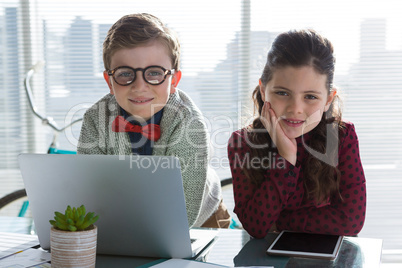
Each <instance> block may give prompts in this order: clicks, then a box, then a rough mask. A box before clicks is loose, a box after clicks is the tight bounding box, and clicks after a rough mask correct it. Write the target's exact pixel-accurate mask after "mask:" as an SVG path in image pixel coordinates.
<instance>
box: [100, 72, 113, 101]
mask: <svg viewBox="0 0 402 268" xmlns="http://www.w3.org/2000/svg"><path fill="white" fill-rule="evenodd" d="M103 78H104V79H105V81H106V84H107V85H108V86H109V90H110V94H112V95H114V92H113V88H112V84H111V83H110V76H109V75H108V74H107V71H103Z"/></svg>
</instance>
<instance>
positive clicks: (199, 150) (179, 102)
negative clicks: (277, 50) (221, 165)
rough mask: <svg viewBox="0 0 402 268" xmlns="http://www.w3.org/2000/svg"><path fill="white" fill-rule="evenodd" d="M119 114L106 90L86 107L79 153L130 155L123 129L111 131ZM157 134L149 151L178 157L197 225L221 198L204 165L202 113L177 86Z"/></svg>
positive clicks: (189, 211)
mask: <svg viewBox="0 0 402 268" xmlns="http://www.w3.org/2000/svg"><path fill="white" fill-rule="evenodd" d="M118 115H119V106H118V104H117V102H116V99H115V97H114V96H113V95H111V94H107V95H106V96H104V97H103V98H102V99H100V100H99V101H98V102H97V103H95V104H94V105H93V106H92V107H91V108H89V109H88V110H87V111H86V113H85V115H84V121H83V123H82V129H81V134H80V138H79V142H78V148H77V151H78V153H79V154H111V155H131V154H132V152H131V143H130V138H129V136H128V134H127V133H126V132H113V131H112V129H111V123H112V122H113V120H114V119H115V118H116V116H118ZM160 127H161V138H160V139H159V140H158V141H157V142H155V143H154V147H153V153H152V154H153V155H174V156H176V157H178V158H179V159H180V164H181V169H182V178H183V187H184V195H185V199H186V208H187V217H188V222H189V225H190V226H194V227H199V226H201V225H202V224H203V223H204V222H205V221H206V220H207V219H208V218H209V217H210V216H211V215H212V214H213V213H214V212H215V210H216V209H217V207H218V205H219V202H220V200H221V188H220V182H219V178H218V177H217V175H216V173H215V172H214V170H212V169H211V168H210V167H208V157H209V148H208V146H209V138H208V134H207V130H206V126H205V123H204V121H203V118H202V114H201V112H200V111H199V109H198V108H197V107H196V106H195V104H194V103H193V102H192V100H191V99H190V98H189V97H188V96H187V95H186V94H185V93H184V92H183V91H180V90H179V89H177V90H176V92H175V93H174V94H171V95H170V97H169V100H168V102H167V104H166V106H165V107H164V111H163V116H162V119H161V122H160Z"/></svg>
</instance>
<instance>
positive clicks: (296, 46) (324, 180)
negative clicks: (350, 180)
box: [245, 30, 343, 202]
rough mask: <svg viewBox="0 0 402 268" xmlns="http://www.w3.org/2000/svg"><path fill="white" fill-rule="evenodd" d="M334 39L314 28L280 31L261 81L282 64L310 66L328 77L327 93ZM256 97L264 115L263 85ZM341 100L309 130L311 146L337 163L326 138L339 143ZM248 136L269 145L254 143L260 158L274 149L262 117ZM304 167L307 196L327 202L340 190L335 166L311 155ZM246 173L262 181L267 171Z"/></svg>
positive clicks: (333, 62)
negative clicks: (331, 39)
mask: <svg viewBox="0 0 402 268" xmlns="http://www.w3.org/2000/svg"><path fill="white" fill-rule="evenodd" d="M333 51H334V50H333V46H332V44H331V42H330V41H329V40H328V39H326V38H324V37H322V36H321V35H320V34H318V33H317V32H315V31H314V30H298V31H296V30H292V31H289V32H285V33H282V34H280V35H279V36H278V37H277V38H276V39H275V40H274V42H273V44H272V47H271V49H270V51H269V52H268V57H267V63H266V65H265V67H264V70H263V73H262V76H261V82H262V85H263V86H265V85H266V84H267V83H268V82H269V81H270V80H271V79H272V75H273V73H274V72H275V71H276V70H277V69H279V68H283V67H288V66H291V67H302V66H311V67H313V68H314V70H315V71H316V72H318V73H319V74H324V75H326V76H327V80H326V88H327V90H328V94H329V93H330V91H331V90H332V88H333V79H334V70H335V57H334V55H333ZM253 100H254V104H255V107H256V109H257V110H258V114H259V115H260V116H261V110H262V106H263V105H264V102H263V100H262V98H261V93H260V87H259V86H257V87H256V88H255V90H254V92H253ZM341 117H342V116H341V109H340V100H339V97H338V96H337V95H336V96H335V98H334V100H333V102H332V104H331V105H330V107H329V109H328V111H327V112H326V113H324V114H323V116H322V119H321V121H320V123H319V124H318V125H317V126H316V127H315V128H314V129H313V130H312V131H311V132H310V133H311V138H310V139H309V144H307V145H308V146H309V147H310V148H312V149H313V150H315V151H318V152H320V153H327V155H328V154H329V153H333V154H332V155H331V156H330V158H331V161H332V163H337V161H336V159H337V157H338V155H337V151H335V152H326V148H325V147H326V141H327V139H330V140H331V141H333V140H335V139H336V141H337V144H338V142H339V139H338V134H339V131H340V130H341V129H342V128H343V126H342V122H341ZM248 130H249V131H248V136H249V139H250V142H251V144H254V145H264V144H265V145H268V147H265V148H262V149H259V148H257V147H261V146H252V154H253V156H257V157H260V158H262V157H264V156H267V151H269V150H273V147H274V146H273V144H272V140H271V138H270V136H269V135H268V132H267V131H266V129H265V127H264V125H263V124H262V122H261V119H260V117H258V118H256V119H255V120H254V121H253V123H252V125H251V126H250V127H249V129H248ZM303 168H304V171H303V172H304V188H305V192H306V193H307V195H306V198H314V199H315V200H316V201H317V202H324V201H326V200H327V199H328V198H330V197H331V196H333V195H338V196H339V197H340V198H341V199H342V197H341V196H340V193H339V180H340V172H339V170H338V169H337V168H336V167H335V165H329V164H326V163H324V162H322V161H321V160H319V159H317V158H316V157H314V156H313V155H311V154H309V157H308V158H307V159H306V162H305V165H304V166H303ZM245 173H246V174H247V176H248V177H249V178H250V180H251V181H253V182H254V183H255V184H257V185H259V184H261V183H262V180H263V178H264V174H265V173H266V170H264V169H248V170H245Z"/></svg>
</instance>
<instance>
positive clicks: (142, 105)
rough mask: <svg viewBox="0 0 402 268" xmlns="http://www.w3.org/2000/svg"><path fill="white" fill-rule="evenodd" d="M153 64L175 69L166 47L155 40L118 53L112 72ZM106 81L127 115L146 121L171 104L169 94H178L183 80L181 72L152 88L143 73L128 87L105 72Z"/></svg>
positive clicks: (112, 60) (113, 61) (114, 57)
mask: <svg viewBox="0 0 402 268" xmlns="http://www.w3.org/2000/svg"><path fill="white" fill-rule="evenodd" d="M151 65H157V66H161V67H163V68H165V69H167V70H171V69H172V62H171V59H170V57H169V53H168V51H167V48H166V46H164V45H163V44H162V43H160V42H159V41H153V42H151V43H148V44H147V45H145V46H139V47H135V48H124V49H120V50H118V51H116V53H114V55H113V56H112V58H111V65H110V66H111V69H112V70H113V69H115V68H117V67H120V66H129V67H132V68H146V67H148V66H151ZM104 78H105V80H106V82H107V84H108V86H109V89H110V93H111V94H113V95H114V96H115V97H116V101H117V103H118V104H119V105H120V107H122V108H123V109H124V110H125V111H126V112H127V113H129V114H130V115H131V116H134V117H140V118H142V119H143V120H148V119H150V118H151V117H152V116H153V115H154V114H155V113H157V112H159V111H160V110H161V109H162V108H163V107H164V106H165V105H166V103H167V101H168V99H169V95H170V94H172V93H174V92H175V91H176V87H177V84H178V83H179V81H180V78H181V72H180V71H178V70H176V71H175V74H174V75H168V76H167V77H166V80H165V81H164V82H163V83H162V84H160V85H151V84H148V83H147V82H145V81H144V79H143V75H142V73H141V71H137V72H136V79H135V81H134V82H133V83H131V84H130V85H128V86H121V85H119V84H117V83H116V82H115V81H114V79H113V77H111V76H108V74H107V72H106V71H105V72H104Z"/></svg>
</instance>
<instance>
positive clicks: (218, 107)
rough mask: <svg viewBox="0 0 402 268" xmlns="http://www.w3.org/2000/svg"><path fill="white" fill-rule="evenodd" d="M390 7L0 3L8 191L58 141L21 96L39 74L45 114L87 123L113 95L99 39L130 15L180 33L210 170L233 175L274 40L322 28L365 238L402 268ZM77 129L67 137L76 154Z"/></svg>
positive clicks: (374, 1)
mask: <svg viewBox="0 0 402 268" xmlns="http://www.w3.org/2000/svg"><path fill="white" fill-rule="evenodd" d="M396 7H397V1H392V0H382V1H379V0H368V1H367V0H366V1H359V0H349V1H345V0H340V1H331V2H328V1H318V0H306V1H296V0H283V1H279V2H278V1H262V0H235V1H213V0H205V1H159V0H154V1H152V2H150V3H147V2H144V1H137V0H130V1H126V0H121V1H119V2H116V3H111V2H110V1H104V0H100V1H96V4H95V3H94V2H93V1H87V0H80V1H77V0H71V1H69V2H68V3H65V2H59V1H50V0H36V1H25V0H20V1H16V0H15V1H12V0H10V1H4V0H3V1H1V2H0V71H1V72H0V87H1V88H0V104H1V105H0V121H1V124H0V136H1V139H0V143H1V146H0V150H1V151H0V160H1V161H0V184H1V187H0V195H3V194H5V193H8V192H11V191H12V190H15V189H18V188H22V187H23V185H22V181H21V178H20V174H19V170H18V165H17V160H16V156H17V155H18V154H19V153H21V152H41V153H45V152H46V150H47V148H48V146H49V144H50V142H51V140H52V137H53V132H52V131H51V129H50V128H49V127H46V126H42V125H41V122H40V121H39V120H38V119H36V118H34V117H33V116H32V113H31V112H30V110H29V109H28V105H27V101H26V95H25V92H24V89H23V79H24V76H25V73H26V72H27V70H28V69H29V67H30V66H32V65H34V64H36V63H37V62H38V61H43V62H44V65H43V68H41V69H40V70H38V71H37V73H36V74H35V76H34V79H33V81H32V88H33V90H34V94H35V101H36V103H37V106H38V109H39V110H40V111H41V112H42V113H44V114H46V115H48V116H51V117H53V118H54V120H55V121H56V122H57V124H58V125H59V126H63V125H64V124H65V120H66V118H67V117H69V116H73V117H74V118H78V117H80V116H82V114H83V113H84V111H85V109H86V108H87V107H89V106H90V105H91V104H92V103H94V102H95V101H97V100H98V99H99V98H100V97H102V96H103V95H105V94H106V93H107V92H108V88H107V85H106V83H105V82H104V81H103V77H102V72H103V63H102V43H103V40H104V37H105V35H106V32H107V30H108V29H109V27H110V26H111V25H112V24H113V23H114V22H115V21H116V20H117V19H119V18H120V17H121V16H123V15H125V14H128V13H136V12H147V13H151V14H154V15H156V16H158V17H159V18H161V19H162V21H164V22H165V23H167V24H168V26H169V27H171V28H172V29H174V30H175V31H176V32H177V33H178V35H179V39H180V42H181V46H182V62H181V70H182V72H183V77H182V81H181V82H180V84H179V88H181V89H182V90H184V91H185V92H187V93H188V94H189V95H190V96H191V97H192V98H193V100H194V101H195V103H196V104H197V106H198V107H199V108H200V109H201V111H202V112H203V114H204V117H205V119H206V122H207V127H208V129H209V132H210V137H211V145H212V147H213V150H214V154H213V156H212V158H211V161H210V164H211V165H212V166H213V167H214V168H215V169H216V170H217V171H218V174H219V176H220V177H221V178H222V179H223V178H225V177H229V176H230V171H229V166H228V162H227V156H226V146H227V140H228V138H229V136H230V134H231V132H232V131H234V130H236V129H238V128H240V127H242V126H244V125H245V124H247V123H250V122H251V120H252V118H253V117H252V115H253V108H252V106H251V101H250V100H251V92H252V90H253V89H254V87H255V86H256V85H257V84H258V79H259V77H260V75H261V72H262V68H263V67H264V64H265V61H266V55H267V51H268V50H269V48H270V44H271V43H272V41H273V40H274V38H275V37H276V36H277V34H278V33H280V32H282V31H287V30H289V29H295V28H296V29H298V28H314V29H316V30H318V31H319V32H321V33H323V34H324V35H325V36H327V37H328V38H329V39H330V40H331V41H332V42H333V44H334V46H335V53H336V57H337V65H336V75H335V83H336V85H337V86H338V87H339V89H340V92H341V93H342V96H343V99H344V119H345V120H349V121H351V122H353V123H354V124H355V126H356V130H357V134H358V136H359V140H360V150H361V151H360V153H361V158H362V162H363V165H364V169H365V175H366V180H367V190H368V199H367V200H368V201H367V202H368V203H367V217H366V223H365V227H364V228H363V231H362V232H361V233H360V234H359V236H362V237H371V238H381V239H384V244H383V253H384V254H383V261H385V262H387V261H399V262H402V257H401V256H402V252H401V249H402V230H401V229H400V228H399V226H400V225H401V224H402V215H400V213H399V212H400V211H401V208H402V197H401V195H400V194H399V193H400V192H401V191H402V182H401V175H399V172H398V170H399V169H400V168H401V163H402V161H401V160H402V139H401V138H400V137H402V124H401V123H402V122H401V121H402V119H401V112H402V111H401V110H402V108H401V107H402V105H401V104H402V93H401V88H402V35H401V34H400V33H401V32H402V29H401V28H402V26H401V25H402V22H401V18H399V17H400V16H399V13H398V12H397V11H398V8H396ZM79 131H80V124H77V125H74V127H73V128H72V130H71V131H70V130H68V131H67V132H66V133H67V134H66V133H62V134H60V136H59V138H58V142H59V147H60V148H62V149H69V150H75V146H76V140H77V139H78V135H79Z"/></svg>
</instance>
